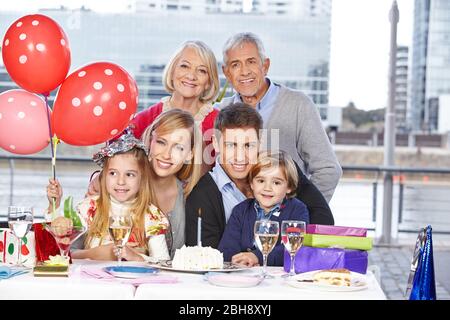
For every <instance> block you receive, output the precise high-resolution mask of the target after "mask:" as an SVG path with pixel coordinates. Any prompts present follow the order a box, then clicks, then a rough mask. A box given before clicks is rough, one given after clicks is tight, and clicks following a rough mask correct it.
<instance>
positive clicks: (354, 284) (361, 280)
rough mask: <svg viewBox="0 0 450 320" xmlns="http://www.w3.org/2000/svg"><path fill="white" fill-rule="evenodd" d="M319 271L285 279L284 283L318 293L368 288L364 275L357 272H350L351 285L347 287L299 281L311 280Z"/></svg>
mask: <svg viewBox="0 0 450 320" xmlns="http://www.w3.org/2000/svg"><path fill="white" fill-rule="evenodd" d="M319 271H320V270H316V271H310V272H305V273H299V274H297V275H295V276H293V277H290V278H288V279H286V283H287V284H288V285H290V286H292V287H295V288H300V289H310V290H319V291H339V292H348V291H359V290H365V289H367V288H368V285H367V278H366V276H365V275H364V274H361V273H357V272H350V281H351V284H350V286H349V287H346V286H334V285H326V284H319V283H315V282H303V281H300V280H312V279H313V276H314V274H315V273H317V272H319Z"/></svg>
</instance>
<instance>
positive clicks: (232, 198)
mask: <svg viewBox="0 0 450 320" xmlns="http://www.w3.org/2000/svg"><path fill="white" fill-rule="evenodd" d="M209 174H210V175H211V178H212V179H213V180H214V182H215V183H216V185H217V188H219V191H220V193H222V201H223V209H224V211H225V221H226V222H228V219H229V218H230V216H231V211H233V208H234V207H235V206H236V205H237V204H238V203H240V202H242V201H244V200H245V199H247V197H246V196H245V195H244V194H243V193H242V192H241V190H239V188H238V187H237V186H236V184H235V183H234V182H233V181H232V180H231V179H230V177H229V176H228V175H227V174H226V172H225V171H224V170H223V168H222V166H221V165H220V163H219V162H218V161H217V159H216V165H215V166H214V168H213V169H212V171H211V172H210V173H209Z"/></svg>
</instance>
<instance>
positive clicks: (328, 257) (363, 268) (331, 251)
mask: <svg viewBox="0 0 450 320" xmlns="http://www.w3.org/2000/svg"><path fill="white" fill-rule="evenodd" d="M367 263H368V253H367V251H362V250H349V249H339V248H312V247H306V246H305V247H301V248H300V250H299V251H298V252H297V254H296V255H295V259H294V269H295V273H303V272H308V271H313V270H322V269H338V268H345V269H348V270H350V271H354V272H358V273H363V274H365V273H366V272H367ZM290 267H291V256H290V255H289V253H288V252H287V251H286V250H285V251H284V270H285V271H286V272H289V269H290Z"/></svg>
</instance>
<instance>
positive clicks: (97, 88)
mask: <svg viewBox="0 0 450 320" xmlns="http://www.w3.org/2000/svg"><path fill="white" fill-rule="evenodd" d="M93 87H94V89H95V90H100V89H101V88H102V87H103V85H102V83H101V82H99V81H96V82H94V85H93Z"/></svg>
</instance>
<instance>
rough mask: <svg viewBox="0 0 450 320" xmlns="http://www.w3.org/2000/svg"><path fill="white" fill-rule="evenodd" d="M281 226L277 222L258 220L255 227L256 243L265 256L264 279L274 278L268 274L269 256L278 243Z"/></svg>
mask: <svg viewBox="0 0 450 320" xmlns="http://www.w3.org/2000/svg"><path fill="white" fill-rule="evenodd" d="M279 231H280V225H279V223H278V222H277V221H270V220H257V221H256V222H255V226H254V233H255V241H256V245H257V246H258V249H259V251H261V253H262V254H263V272H262V276H263V277H264V278H273V276H270V275H268V274H267V256H268V255H269V253H270V252H271V251H272V250H273V248H274V247H275V244H276V243H277V241H278V234H279Z"/></svg>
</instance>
